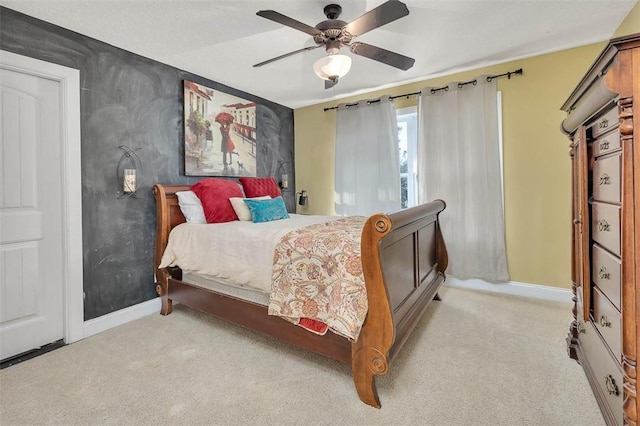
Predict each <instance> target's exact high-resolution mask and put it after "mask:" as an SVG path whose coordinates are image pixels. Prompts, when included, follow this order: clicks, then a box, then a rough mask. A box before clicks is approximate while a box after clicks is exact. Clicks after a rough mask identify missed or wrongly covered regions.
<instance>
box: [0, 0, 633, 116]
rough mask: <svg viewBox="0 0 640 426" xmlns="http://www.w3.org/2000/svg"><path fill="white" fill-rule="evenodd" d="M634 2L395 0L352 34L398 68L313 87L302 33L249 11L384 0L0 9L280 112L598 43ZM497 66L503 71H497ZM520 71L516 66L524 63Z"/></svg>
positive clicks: (355, 12) (182, 0) (358, 64)
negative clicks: (400, 11)
mask: <svg viewBox="0 0 640 426" xmlns="http://www.w3.org/2000/svg"><path fill="white" fill-rule="evenodd" d="M636 1H637V0H551V1H545V0H502V1H496V0H404V3H405V4H406V5H407V6H408V8H409V11H410V14H409V15H408V16H406V17H404V18H401V19H399V20H397V21H395V22H392V23H390V24H387V25H385V26H383V27H380V28H378V29H375V30H373V31H371V32H368V33H366V34H363V35H362V36H361V37H358V38H357V39H354V41H362V42H365V43H369V44H373V45H375V46H379V47H382V48H385V49H387V50H392V51H396V52H398V53H401V54H403V55H406V56H411V57H413V58H415V60H416V62H415V65H414V66H413V68H411V69H409V70H408V71H401V70H397V69H395V68H392V67H390V66H388V65H384V64H381V63H379V62H376V61H373V60H371V59H367V58H364V57H361V56H357V55H354V54H352V53H350V52H349V50H348V48H343V49H342V52H341V53H346V54H349V55H350V56H351V57H352V58H353V65H352V68H351V71H350V72H349V74H348V75H347V76H345V77H344V78H342V79H341V80H340V82H339V84H338V85H337V86H335V87H334V88H331V89H328V90H325V89H324V84H323V81H322V80H320V79H319V78H318V77H316V75H315V74H314V73H313V70H312V64H313V62H314V61H315V60H316V59H318V58H319V57H321V56H323V55H325V52H324V49H322V48H319V49H315V50H312V51H308V52H303V53H300V54H297V55H293V56H290V57H287V58H285V59H282V60H279V61H276V62H273V63H271V64H268V65H265V66H262V67H259V68H254V67H253V66H252V65H253V64H255V63H258V62H261V61H264V60H267V59H270V58H272V57H275V56H279V55H281V54H284V53H288V52H290V51H294V50H297V49H301V48H304V47H307V46H313V45H315V44H314V42H313V40H312V38H311V36H309V35H307V34H305V33H303V32H300V31H297V30H294V29H292V28H289V27H284V26H282V25H280V24H277V23H275V22H272V21H269V20H267V19H264V18H261V17H259V16H257V15H256V12H257V11H258V10H264V9H272V10H275V11H277V12H280V13H282V14H284V15H287V16H289V17H291V18H293V19H295V20H297V21H300V22H303V23H305V24H308V25H310V26H315V25H316V24H317V23H319V22H321V21H323V20H325V19H326V17H325V16H324V14H323V8H324V6H325V5H327V4H329V3H338V4H340V5H341V6H342V9H343V11H342V15H341V16H340V18H339V19H341V20H343V21H346V22H351V21H352V20H354V19H355V18H357V17H359V16H360V15H362V14H364V13H365V12H366V11H368V10H371V9H373V8H374V7H377V6H378V5H380V4H382V3H383V2H384V0H338V1H331V0H155V1H151V0H22V1H14V0H0V5H2V6H5V7H8V8H10V9H13V10H16V11H19V12H22V13H25V14H27V15H30V16H33V17H36V18H39V19H43V20H45V21H48V22H51V23H54V24H56V25H59V26H61V27H64V28H68V29H70V30H73V31H75V32H78V33H80V34H84V35H87V36H90V37H93V38H96V39H98V40H102V41H104V42H107V43H109V44H111V45H114V46H117V47H120V48H122V49H125V50H128V51H131V52H134V53H137V54H139V55H142V56H145V57H148V58H151V59H154V60H157V61H160V62H163V63H165V64H169V65H172V66H174V67H177V68H180V69H182V70H185V71H188V72H191V73H194V74H197V75H200V76H202V77H205V78H208V79H210V80H214V81H217V82H219V83H222V84H225V85H228V86H231V87H234V88H236V89H240V90H243V91H245V92H248V93H252V94H254V95H257V96H260V97H263V98H265V99H269V100H271V101H274V102H277V103H280V104H282V105H286V106H288V107H291V108H297V107H301V106H306V105H311V104H316V103H320V102H324V101H328V100H333V99H338V98H342V97H345V96H348V95H353V94H358V93H363V92H368V91H371V90H373V89H377V88H384V87H389V86H396V85H398V84H401V83H407V82H411V81H418V80H423V79H425V78H429V77H435V76H438V75H446V74H450V73H454V72H457V71H462V70H467V69H474V68H478V67H482V66H486V65H490V64H495V63H500V62H505V61H509V60H512V59H517V58H522V57H527V56H534V55H538V54H542V53H547V52H553V51H557V50H562V49H566V48H571V47H575V46H581V45H586V44H590V43H595V42H601V41H604V40H607V39H609V38H610V37H611V36H612V34H613V32H614V31H615V30H616V28H617V27H618V26H619V25H620V23H621V22H622V21H623V20H624V18H625V16H626V15H627V14H628V13H629V11H630V10H631V9H632V8H633V6H634V5H635V3H636ZM505 71H507V70H505ZM525 72H526V70H525Z"/></svg>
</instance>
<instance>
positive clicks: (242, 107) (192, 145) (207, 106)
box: [183, 80, 257, 176]
mask: <svg viewBox="0 0 640 426" xmlns="http://www.w3.org/2000/svg"><path fill="white" fill-rule="evenodd" d="M183 84H184V108H183V111H184V120H183V122H184V171H185V175H187V176H256V142H257V131H256V123H257V117H256V103H255V102H253V101H249V100H247V99H242V98H239V97H237V96H233V95H230V94H228V93H224V92H221V91H219V90H214V89H212V88H210V87H206V86H203V85H201V84H197V83H195V82H193V81H189V80H184V82H183ZM216 127H218V128H219V129H220V134H219V135H218V132H216V130H215V128H216ZM218 144H220V148H218Z"/></svg>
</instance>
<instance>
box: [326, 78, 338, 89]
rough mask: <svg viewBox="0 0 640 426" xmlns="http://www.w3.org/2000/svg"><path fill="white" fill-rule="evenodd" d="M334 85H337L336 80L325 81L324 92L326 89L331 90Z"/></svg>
mask: <svg viewBox="0 0 640 426" xmlns="http://www.w3.org/2000/svg"><path fill="white" fill-rule="evenodd" d="M336 84H338V79H337V78H336V79H335V80H325V81H324V88H325V90H326V89H331V88H332V87H333V86H335V85H336Z"/></svg>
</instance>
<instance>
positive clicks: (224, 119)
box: [214, 112, 236, 168]
mask: <svg viewBox="0 0 640 426" xmlns="http://www.w3.org/2000/svg"><path fill="white" fill-rule="evenodd" d="M214 120H215V122H216V123H219V124H220V134H221V135H222V141H221V142H220V151H221V152H222V164H223V165H224V167H225V168H226V167H227V166H229V165H231V163H232V162H233V161H232V159H231V156H232V155H233V152H234V151H235V149H236V146H235V145H234V143H233V141H232V140H231V136H230V135H229V131H230V130H231V123H233V115H231V114H229V113H228V112H220V113H218V114H217V115H216V118H215V119H214ZM227 154H229V160H228V161H227Z"/></svg>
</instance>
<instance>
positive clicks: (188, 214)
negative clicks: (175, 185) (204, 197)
mask: <svg viewBox="0 0 640 426" xmlns="http://www.w3.org/2000/svg"><path fill="white" fill-rule="evenodd" d="M176 195H177V196H178V205H179V206H180V210H182V214H183V215H184V218H185V219H187V223H207V219H206V218H205V216H204V209H203V208H202V203H201V202H200V198H198V196H197V195H196V193H195V192H193V191H178V192H176Z"/></svg>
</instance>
